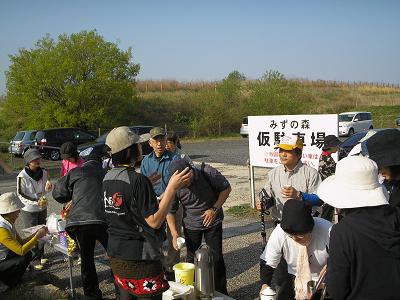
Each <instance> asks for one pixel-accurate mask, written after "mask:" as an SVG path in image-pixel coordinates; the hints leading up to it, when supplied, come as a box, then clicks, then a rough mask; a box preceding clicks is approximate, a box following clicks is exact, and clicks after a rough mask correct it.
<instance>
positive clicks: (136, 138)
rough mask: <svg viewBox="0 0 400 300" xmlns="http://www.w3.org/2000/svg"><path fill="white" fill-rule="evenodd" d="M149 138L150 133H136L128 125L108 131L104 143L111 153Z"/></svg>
mask: <svg viewBox="0 0 400 300" xmlns="http://www.w3.org/2000/svg"><path fill="white" fill-rule="evenodd" d="M149 139H150V134H148V133H146V134H142V135H137V134H135V133H133V132H132V131H131V130H130V129H129V127H127V126H121V127H117V128H114V129H113V130H111V131H110V133H109V134H108V135H107V138H106V145H107V146H108V147H110V149H111V151H110V152H111V154H115V153H118V152H120V151H122V150H124V149H126V148H129V147H130V146H132V145H133V144H139V143H143V142H146V141H148V140H149Z"/></svg>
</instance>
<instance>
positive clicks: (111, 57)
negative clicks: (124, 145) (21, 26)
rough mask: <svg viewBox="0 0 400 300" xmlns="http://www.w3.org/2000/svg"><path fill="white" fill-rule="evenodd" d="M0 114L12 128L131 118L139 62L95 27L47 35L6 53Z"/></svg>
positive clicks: (105, 122)
mask: <svg viewBox="0 0 400 300" xmlns="http://www.w3.org/2000/svg"><path fill="white" fill-rule="evenodd" d="M10 60H11V65H10V68H9V70H8V71H7V72H6V78H7V83H6V92H7V98H6V101H5V102H4V105H3V109H2V111H1V113H2V118H3V119H5V120H6V122H7V123H8V124H9V126H11V127H13V129H21V128H24V129H28V128H37V129H40V128H48V127H56V126H79V127H83V128H96V127H107V128H110V127H112V126H115V125H118V124H122V123H124V122H129V121H132V120H131V117H130V116H132V115H135V114H134V111H133V110H134V107H135V106H134V104H135V102H136V93H135V89H134V83H135V81H134V80H135V78H136V76H137V74H138V72H139V69H140V66H139V65H138V64H134V63H132V62H131V60H132V49H131V48H129V49H128V50H126V51H122V50H120V49H119V48H118V45H117V44H116V43H112V42H107V41H105V40H104V38H103V37H102V36H100V35H99V34H98V33H97V32H96V31H95V30H92V31H81V32H79V33H74V34H71V35H69V36H68V35H66V34H62V35H60V36H58V40H57V41H54V40H53V39H52V38H50V36H49V35H47V36H46V37H44V38H43V39H41V40H39V41H38V42H37V43H36V45H35V47H34V48H33V49H30V50H27V49H21V50H19V53H18V54H16V55H10Z"/></svg>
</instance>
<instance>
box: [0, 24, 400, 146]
mask: <svg viewBox="0 0 400 300" xmlns="http://www.w3.org/2000/svg"><path fill="white" fill-rule="evenodd" d="M98 49H102V51H98ZM10 60H11V65H10V68H9V71H8V72H7V73H6V79H7V94H6V95H4V96H2V97H0V150H1V151H6V146H4V144H1V142H4V143H7V142H8V141H9V139H10V138H11V137H12V136H13V135H14V134H15V132H16V131H18V130H23V129H45V128H51V127H70V126H77V127H82V128H85V129H88V130H92V131H95V132H100V133H104V132H105V131H107V130H109V129H111V128H112V127H114V126H117V125H123V124H129V125H158V126H166V127H167V129H168V130H174V131H179V132H184V133H185V134H186V135H187V136H188V137H191V138H199V137H210V136H213V137H215V136H232V135H236V136H239V133H238V132H239V128H240V124H241V120H242V117H243V116H248V115H282V114H327V113H333V114H336V113H340V112H344V111H363V110H366V111H370V112H372V115H373V122H374V126H375V127H376V128H378V127H394V126H395V123H394V120H395V118H396V117H397V115H399V114H400V87H399V86H398V85H389V84H374V83H362V82H332V81H309V80H300V79H287V78H285V76H284V75H283V74H281V73H280V72H279V71H276V70H267V71H266V72H265V73H264V74H261V75H260V78H258V79H252V80H249V79H247V78H246V76H245V75H244V74H242V73H240V72H239V71H233V72H231V73H230V74H228V75H227V76H226V78H224V79H222V80H219V81H214V82H178V81H174V80H163V81H152V80H148V81H138V80H137V75H138V74H139V73H140V65H139V64H137V63H134V62H133V55H132V50H131V49H128V50H127V51H122V50H120V49H119V48H118V44H117V43H112V42H108V41H105V40H104V38H103V37H102V36H100V35H99V34H98V33H97V32H96V31H82V32H80V33H76V34H71V35H69V36H68V35H65V34H63V35H60V36H59V37H58V39H57V40H53V39H52V38H51V37H49V36H46V37H44V38H43V39H41V40H39V41H38V42H37V43H36V45H35V46H34V47H33V48H32V49H20V50H19V53H17V54H14V55H11V56H10Z"/></svg>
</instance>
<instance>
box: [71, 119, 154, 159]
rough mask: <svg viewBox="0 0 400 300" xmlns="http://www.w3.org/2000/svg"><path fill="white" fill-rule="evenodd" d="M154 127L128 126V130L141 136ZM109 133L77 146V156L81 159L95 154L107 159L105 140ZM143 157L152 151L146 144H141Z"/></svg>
mask: <svg viewBox="0 0 400 300" xmlns="http://www.w3.org/2000/svg"><path fill="white" fill-rule="evenodd" d="M153 127H154V126H129V128H130V129H131V130H132V131H133V132H134V133H136V134H138V135H141V134H145V133H149V132H150V130H151V129H152V128H153ZM108 133H109V132H106V133H104V134H102V135H101V136H99V137H98V138H97V139H96V140H94V141H92V142H88V143H85V144H82V145H79V146H78V152H79V155H80V156H81V157H83V158H85V157H87V156H88V155H89V154H91V153H95V154H97V155H99V156H101V157H103V158H106V157H108V153H107V151H106V138H107V135H108ZM142 150H143V155H147V154H149V153H150V152H151V151H152V150H153V149H152V148H151V147H150V145H149V143H148V142H144V143H142Z"/></svg>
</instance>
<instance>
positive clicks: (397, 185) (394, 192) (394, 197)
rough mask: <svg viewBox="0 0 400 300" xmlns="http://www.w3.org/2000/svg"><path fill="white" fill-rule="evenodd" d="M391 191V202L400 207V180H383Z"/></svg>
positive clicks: (392, 204)
mask: <svg viewBox="0 0 400 300" xmlns="http://www.w3.org/2000/svg"><path fill="white" fill-rule="evenodd" d="M383 184H384V186H385V187H386V189H387V190H388V192H389V204H390V205H391V206H394V207H396V206H397V207H400V180H394V181H390V182H389V181H387V180H385V181H384V182H383Z"/></svg>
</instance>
